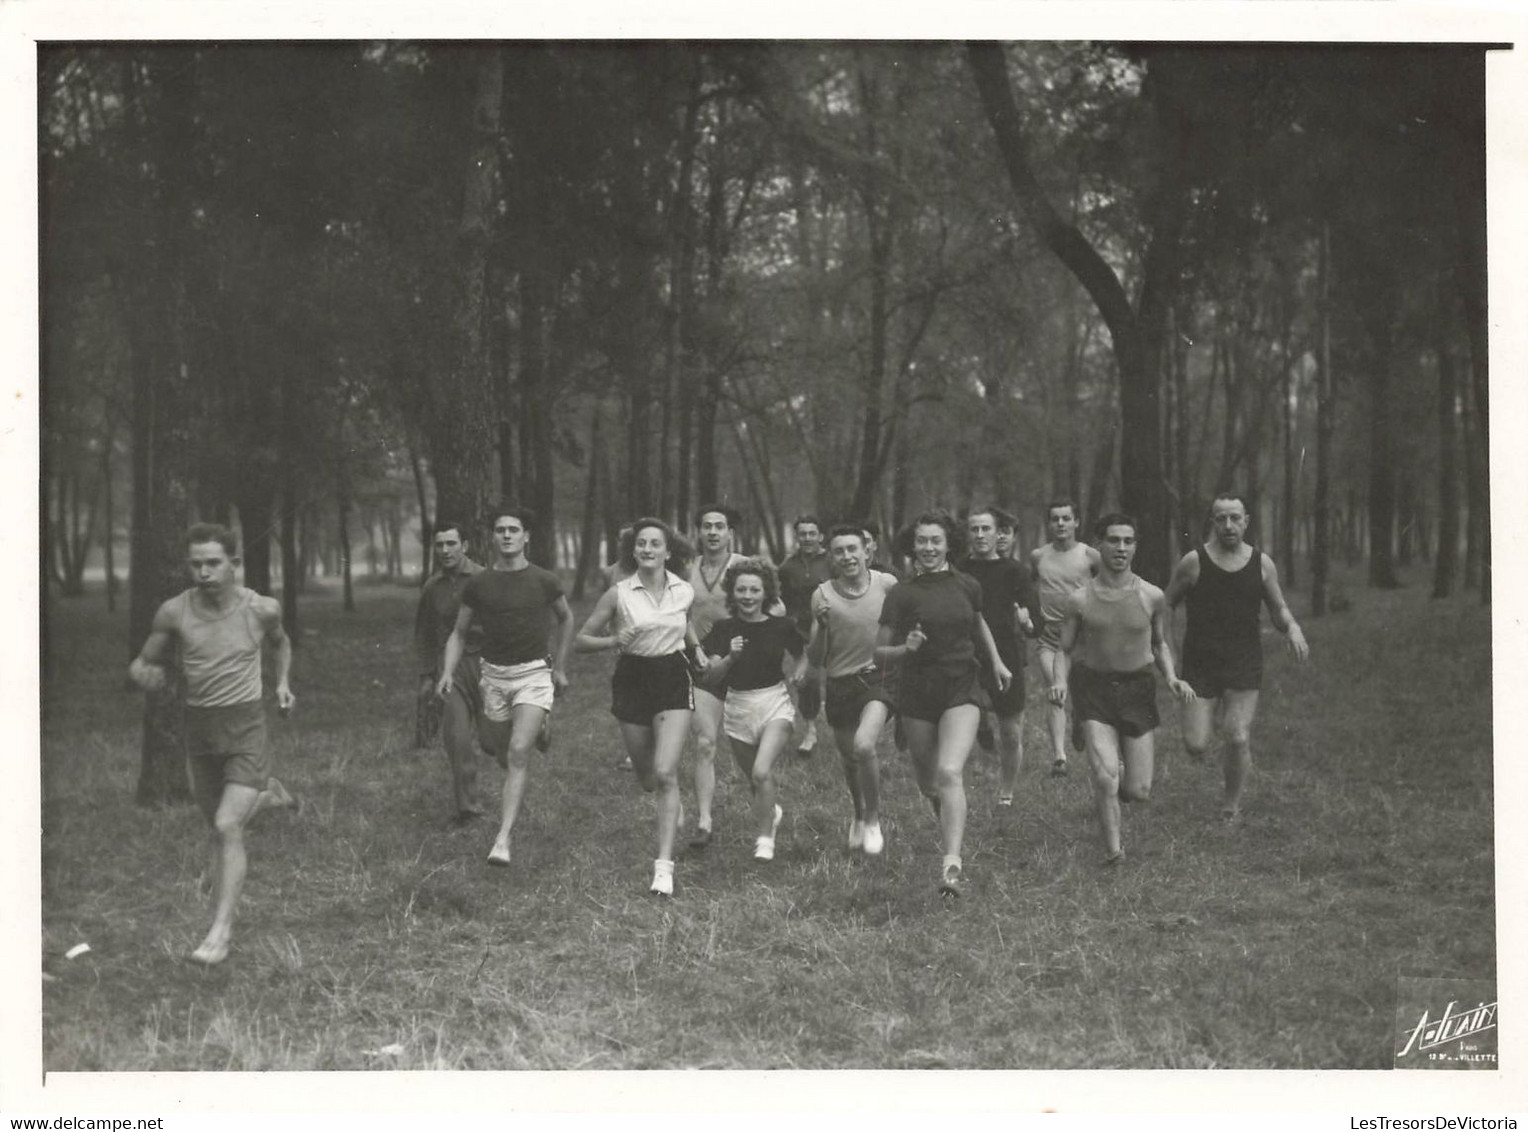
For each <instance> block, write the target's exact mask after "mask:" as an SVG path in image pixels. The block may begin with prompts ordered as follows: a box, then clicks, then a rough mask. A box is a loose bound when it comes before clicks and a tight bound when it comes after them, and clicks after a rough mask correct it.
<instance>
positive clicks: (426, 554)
mask: <svg viewBox="0 0 1528 1132" xmlns="http://www.w3.org/2000/svg"><path fill="white" fill-rule="evenodd" d="M408 447H409V467H410V469H411V470H412V471H413V473H414V495H415V497H416V498H417V499H418V501H419V541H420V543H421V544H422V547H421V555H420V560H421V562H422V563H423V565H422V566H421V568H420V571H419V584H420V585H421V586H423V585H424V584H425V582H427V581H429V580H430V572H431V569H432V567H433V565H434V564H433V563H432V562H431V559H432V558H433V557H434V555H435V523H434V520H433V519H431V518H430V504H429V500H428V499H427V497H426V496H425V490H424V468H423V466H422V465H421V464H420V461H419V448H418V446H417V445H415V444H414V443H413V442H412V441H410V442H409V446H408ZM457 521H458V522H462V523H465V522H466V521H467V520H465V519H458V520H457ZM457 533H458V534H460V535H461V536H462V537H463V538H471V537H472V534H471V532H470V531H458V532H457Z"/></svg>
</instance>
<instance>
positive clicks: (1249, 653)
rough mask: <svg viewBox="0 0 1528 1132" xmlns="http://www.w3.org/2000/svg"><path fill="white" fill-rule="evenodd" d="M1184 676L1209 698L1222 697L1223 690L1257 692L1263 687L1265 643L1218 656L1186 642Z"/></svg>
mask: <svg viewBox="0 0 1528 1132" xmlns="http://www.w3.org/2000/svg"><path fill="white" fill-rule="evenodd" d="M1183 679H1185V680H1187V681H1188V684H1189V687H1191V688H1193V689H1194V694H1195V695H1196V696H1198V697H1200V698H1201V699H1206V700H1214V699H1219V698H1220V695H1221V694H1222V693H1223V692H1255V691H1257V690H1258V689H1259V688H1261V687H1262V686H1263V646H1262V645H1261V644H1259V645H1258V646H1257V647H1256V648H1253V649H1238V650H1237V651H1236V652H1234V653H1226V654H1222V655H1217V654H1215V653H1209V652H1205V651H1204V650H1202V649H1195V650H1193V651H1190V650H1189V649H1188V648H1187V647H1186V645H1185V648H1184V650H1183Z"/></svg>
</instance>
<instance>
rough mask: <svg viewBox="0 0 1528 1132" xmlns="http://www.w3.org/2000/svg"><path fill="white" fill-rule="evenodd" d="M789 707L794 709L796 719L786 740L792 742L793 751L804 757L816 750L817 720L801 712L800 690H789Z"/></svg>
mask: <svg viewBox="0 0 1528 1132" xmlns="http://www.w3.org/2000/svg"><path fill="white" fill-rule="evenodd" d="M790 695H791V706H792V707H794V708H795V709H796V718H795V719H793V720H792V721H791V726H790V734H789V735H788V736H787V738H789V739H791V740H792V741H793V742H794V749H795V750H797V751H799V752H801V753H802V754H805V755H810V754H811V753H812V752H813V751H815V750H816V749H817V720H816V718H815V717H809V716H807V714H806V713H805V712H803V711H802V710H801V690H800V689H799V688H792V689H791V694H790Z"/></svg>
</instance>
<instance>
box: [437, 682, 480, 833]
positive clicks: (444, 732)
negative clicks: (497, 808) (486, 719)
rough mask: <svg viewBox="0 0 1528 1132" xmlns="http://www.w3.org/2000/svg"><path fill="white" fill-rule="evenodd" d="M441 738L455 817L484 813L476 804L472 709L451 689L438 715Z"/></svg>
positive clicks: (475, 761) (475, 752) (475, 744)
mask: <svg viewBox="0 0 1528 1132" xmlns="http://www.w3.org/2000/svg"><path fill="white" fill-rule="evenodd" d="M440 734H441V742H442V744H443V745H444V747H445V748H446V758H447V760H448V761H449V763H450V765H451V790H452V794H453V795H454V797H455V800H456V812H457V815H458V816H461V817H476V816H477V815H478V814H481V813H482V812H483V807H482V806H481V805H480V804H479V803H478V800H477V759H478V753H477V736H476V735H475V734H474V727H473V720H472V707H471V705H469V704H468V703H467V700H466V698H465V697H464V696H463V695H462V694H461V693H460V692H458V691H456V690H455V689H454V688H453V689H452V690H451V694H450V695H448V696H447V697H446V702H445V705H444V709H443V710H442V712H441V725H440Z"/></svg>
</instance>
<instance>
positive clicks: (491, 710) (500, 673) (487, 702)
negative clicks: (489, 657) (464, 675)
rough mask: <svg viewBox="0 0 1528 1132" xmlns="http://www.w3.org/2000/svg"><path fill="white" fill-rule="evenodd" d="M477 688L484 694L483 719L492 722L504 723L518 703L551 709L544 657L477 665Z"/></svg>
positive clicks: (549, 680) (548, 671)
mask: <svg viewBox="0 0 1528 1132" xmlns="http://www.w3.org/2000/svg"><path fill="white" fill-rule="evenodd" d="M480 671H481V675H480V676H479V678H478V690H479V691H481V692H482V693H483V718H484V719H489V720H492V721H493V722H494V723H506V722H508V720H509V713H510V709H511V708H514V707H516V706H518V705H519V704H530V705H531V706H532V707H539V708H541V709H542V710H543V711H551V710H552V698H553V693H554V692H555V690H556V689H554V688H553V687H552V669H551V666H550V665H548V664H547V662H546V661H544V660H531V661H527V662H526V663H524V664H490V663H489V662H488V661H486V660H485V661H483V662H482V663H481V665H480Z"/></svg>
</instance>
